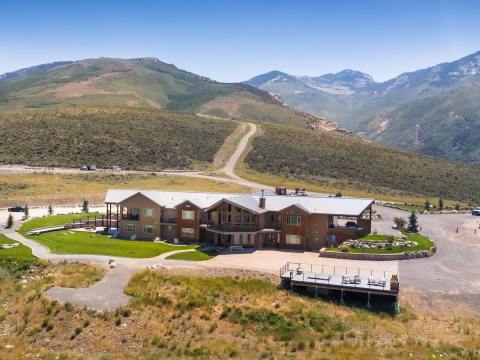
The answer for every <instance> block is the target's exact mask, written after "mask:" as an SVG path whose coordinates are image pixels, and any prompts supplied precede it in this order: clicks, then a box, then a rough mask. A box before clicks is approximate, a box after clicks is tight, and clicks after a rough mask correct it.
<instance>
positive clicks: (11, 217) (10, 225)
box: [7, 214, 13, 229]
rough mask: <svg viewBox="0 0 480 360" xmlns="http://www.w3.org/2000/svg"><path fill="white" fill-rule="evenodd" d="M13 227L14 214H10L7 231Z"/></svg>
mask: <svg viewBox="0 0 480 360" xmlns="http://www.w3.org/2000/svg"><path fill="white" fill-rule="evenodd" d="M12 226H13V216H12V214H8V219H7V229H10V228H11V227H12Z"/></svg>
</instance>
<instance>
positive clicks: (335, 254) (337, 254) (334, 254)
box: [320, 246, 437, 261]
mask: <svg viewBox="0 0 480 360" xmlns="http://www.w3.org/2000/svg"><path fill="white" fill-rule="evenodd" d="M436 251H437V248H436V247H435V246H432V247H431V248H430V249H429V250H421V251H414V252H401V253H393V254H372V253H351V252H341V251H327V250H326V249H325V248H323V249H321V250H320V257H327V258H335V259H350V260H373V261H391V260H409V259H418V258H424V257H430V256H432V255H433V254H435V252H436Z"/></svg>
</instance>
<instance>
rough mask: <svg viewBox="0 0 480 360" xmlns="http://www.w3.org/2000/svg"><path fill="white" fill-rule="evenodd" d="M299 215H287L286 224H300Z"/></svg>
mask: <svg viewBox="0 0 480 360" xmlns="http://www.w3.org/2000/svg"><path fill="white" fill-rule="evenodd" d="M300 222H301V217H300V215H288V216H287V224H288V225H300Z"/></svg>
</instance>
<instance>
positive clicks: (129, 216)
mask: <svg viewBox="0 0 480 360" xmlns="http://www.w3.org/2000/svg"><path fill="white" fill-rule="evenodd" d="M122 220H135V221H138V220H140V215H132V214H123V215H122Z"/></svg>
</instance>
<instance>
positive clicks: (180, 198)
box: [105, 189, 232, 209]
mask: <svg viewBox="0 0 480 360" xmlns="http://www.w3.org/2000/svg"><path fill="white" fill-rule="evenodd" d="M136 194H141V195H143V196H145V197H146V198H148V199H150V200H152V201H153V202H154V203H156V204H158V205H159V206H162V207H166V208H175V207H176V206H178V205H180V204H182V203H184V202H185V201H190V202H191V203H192V204H194V205H195V206H198V207H199V208H200V209H203V208H206V207H208V206H210V205H212V204H213V203H215V202H217V201H219V200H220V199H223V198H224V197H228V196H232V194H227V193H208V192H193V191H163V190H134V189H132V190H122V189H109V190H108V191H107V194H106V196H105V202H106V203H112V204H119V203H121V202H123V201H125V200H127V199H128V198H130V197H132V196H134V195H136Z"/></svg>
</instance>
